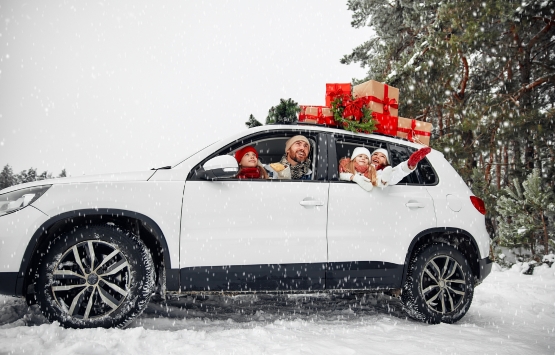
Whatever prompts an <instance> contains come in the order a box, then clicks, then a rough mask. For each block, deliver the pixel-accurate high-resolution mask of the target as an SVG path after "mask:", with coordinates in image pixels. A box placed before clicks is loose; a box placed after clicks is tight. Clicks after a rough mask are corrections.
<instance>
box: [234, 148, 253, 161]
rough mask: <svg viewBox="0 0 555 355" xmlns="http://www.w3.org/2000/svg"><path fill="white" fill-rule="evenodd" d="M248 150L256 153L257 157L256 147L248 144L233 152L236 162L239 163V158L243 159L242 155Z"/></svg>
mask: <svg viewBox="0 0 555 355" xmlns="http://www.w3.org/2000/svg"><path fill="white" fill-rule="evenodd" d="M248 152H253V153H254V154H255V155H256V159H258V152H257V151H256V149H254V147H251V146H249V145H248V146H246V147H244V148H242V149H239V150H238V151H236V152H235V160H237V163H241V159H243V156H244V155H245V154H247V153H248Z"/></svg>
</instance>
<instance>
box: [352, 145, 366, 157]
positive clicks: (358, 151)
mask: <svg viewBox="0 0 555 355" xmlns="http://www.w3.org/2000/svg"><path fill="white" fill-rule="evenodd" d="M360 154H364V155H366V156H367V157H368V160H370V151H369V150H368V149H366V148H364V147H356V148H355V150H353V155H351V160H355V158H356V157H357V156H358V155H360Z"/></svg>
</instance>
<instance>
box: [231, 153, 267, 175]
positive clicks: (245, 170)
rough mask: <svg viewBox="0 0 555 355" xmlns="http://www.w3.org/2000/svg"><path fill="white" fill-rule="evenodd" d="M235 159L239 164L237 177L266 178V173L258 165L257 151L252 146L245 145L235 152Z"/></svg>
mask: <svg viewBox="0 0 555 355" xmlns="http://www.w3.org/2000/svg"><path fill="white" fill-rule="evenodd" d="M235 160H237V164H239V173H237V176H236V178H237V179H267V178H268V173H267V172H266V170H264V168H263V167H261V166H259V165H258V152H257V151H256V149H254V147H251V146H246V147H244V148H242V149H239V150H238V151H236V152H235Z"/></svg>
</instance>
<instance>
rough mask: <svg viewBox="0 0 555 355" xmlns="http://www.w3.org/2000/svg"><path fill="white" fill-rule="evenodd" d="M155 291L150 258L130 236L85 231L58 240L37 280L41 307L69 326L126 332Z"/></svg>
mask: <svg viewBox="0 0 555 355" xmlns="http://www.w3.org/2000/svg"><path fill="white" fill-rule="evenodd" d="M153 289H154V267H153V262H152V257H151V255H150V253H149V251H148V249H147V248H146V246H145V245H144V244H143V243H142V241H141V240H140V239H139V238H138V237H136V236H135V235H133V234H132V233H130V232H124V231H122V230H119V229H117V228H114V227H110V226H92V227H81V228H78V229H76V230H75V231H73V232H70V233H68V234H66V235H62V236H60V237H57V238H55V239H54V240H53V241H52V242H51V243H50V245H49V248H48V250H47V251H46V254H45V255H44V257H43V259H42V260H41V263H40V266H39V268H38V274H37V278H36V296H37V303H38V304H39V305H40V308H41V311H42V313H43V314H44V315H45V316H46V317H47V318H48V319H49V320H50V321H58V322H60V323H61V324H62V325H63V326H65V327H72V328H91V327H105V328H107V327H123V326H125V325H126V324H127V323H129V322H130V321H131V320H132V319H133V318H135V317H136V316H138V315H139V314H141V313H142V311H143V310H144V309H145V308H146V306H147V304H148V302H149V300H150V296H151V294H152V292H153Z"/></svg>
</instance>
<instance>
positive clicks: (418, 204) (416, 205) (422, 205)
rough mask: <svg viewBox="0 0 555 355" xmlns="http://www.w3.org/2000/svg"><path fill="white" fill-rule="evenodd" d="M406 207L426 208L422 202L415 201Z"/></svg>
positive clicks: (406, 204)
mask: <svg viewBox="0 0 555 355" xmlns="http://www.w3.org/2000/svg"><path fill="white" fill-rule="evenodd" d="M405 206H407V207H408V208H424V207H426V205H425V204H423V203H420V202H414V201H410V202H407V203H405Z"/></svg>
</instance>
